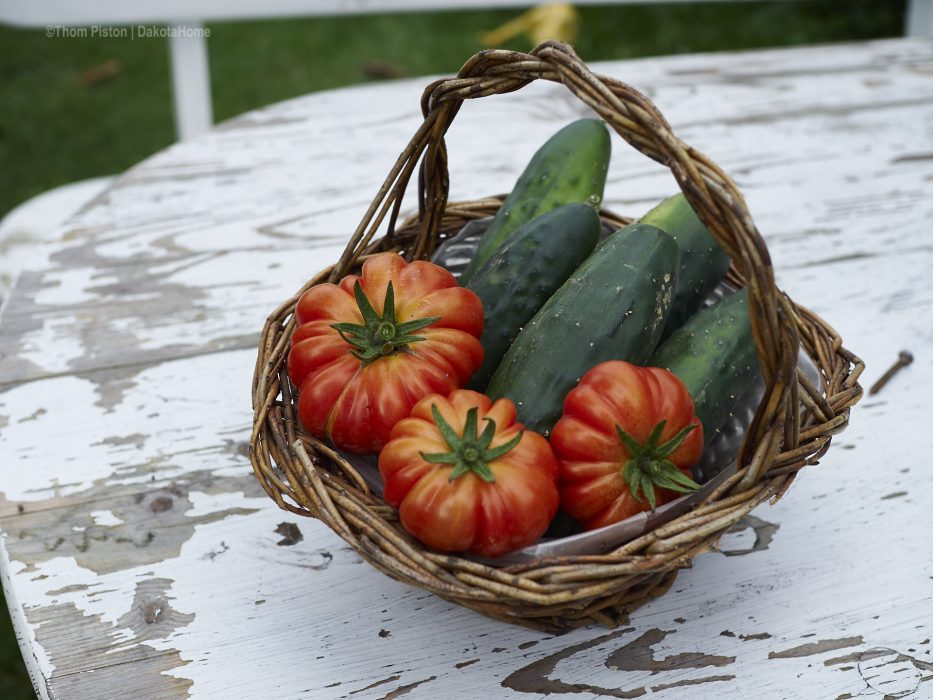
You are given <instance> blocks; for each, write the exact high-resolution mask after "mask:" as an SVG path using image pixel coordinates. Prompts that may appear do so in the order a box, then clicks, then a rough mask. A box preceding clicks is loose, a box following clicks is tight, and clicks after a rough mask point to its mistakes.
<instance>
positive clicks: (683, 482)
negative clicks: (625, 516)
mask: <svg viewBox="0 0 933 700" xmlns="http://www.w3.org/2000/svg"><path fill="white" fill-rule="evenodd" d="M666 425H667V419H664V420H662V421H661V422H659V423H658V424H657V425H656V426H654V429H653V430H652V431H651V434H650V435H648V438H647V439H646V440H645V441H644V442H643V443H641V442H638V440H636V439H635V438H634V437H632V436H631V435H629V434H628V433H627V432H625V431H624V430H623V429H622V428H621V427H620V426H619V425H616V433H617V434H618V435H619V439H620V440H621V441H622V444H623V445H624V446H625V449H626V451H627V452H628V456H629V458H628V460H627V461H626V462H625V464H624V465H623V466H622V478H623V479H624V480H625V481H626V483H628V485H629V488H630V489H631V490H632V496H634V497H635V498H636V499H637V500H639V501H640V500H642V498H641V496H639V495H638V492H639V491H641V492H642V493H643V494H644V496H645V498H647V500H648V504H649V505H650V506H651V510H654V509H655V507H656V506H657V495H656V494H655V488H656V487H659V488H662V489H670V490H671V491H677V492H678V493H689V492H690V491H696V490H697V489H699V488H700V485H699V484H698V483H696V482H695V481H694V480H693V479H691V478H690V477H689V476H687V475H686V474H684V473H683V472H682V471H680V469H678V468H677V465H676V464H674V463H673V462H672V461H670V460H669V459H667V457H669V456H670V455H671V454H673V453H674V451H675V450H676V449H677V448H678V447H680V445H681V443H682V442H683V441H684V439H685V438H686V437H687V435H688V434H690V431H692V430H693V429H694V428H696V427H697V426H696V424H695V423H693V424H691V425H688V426H687V427H685V428H684V429H683V430H681V431H680V432H678V433H677V434H676V435H675V436H674V437H672V438H671V439H670V440H667V441H666V442H663V443H662V442H661V433H662V432H664V428H665V426H666Z"/></svg>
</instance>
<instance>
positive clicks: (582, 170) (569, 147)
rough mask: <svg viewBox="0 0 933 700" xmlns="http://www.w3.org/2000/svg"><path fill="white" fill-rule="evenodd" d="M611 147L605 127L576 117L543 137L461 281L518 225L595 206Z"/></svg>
mask: <svg viewBox="0 0 933 700" xmlns="http://www.w3.org/2000/svg"><path fill="white" fill-rule="evenodd" d="M610 148H611V144H610V141H609V130H608V129H607V128H606V125H605V124H603V123H602V122H601V121H599V120H597V119H580V120H578V121H575V122H573V123H572V124H568V125H567V126H565V127H564V128H563V129H561V130H560V131H558V132H557V133H556V134H554V135H553V136H552V137H551V138H550V139H548V141H547V143H545V144H544V145H543V146H541V148H539V149H538V152H537V153H535V154H534V157H532V159H531V161H529V163H528V165H527V166H526V167H525V171H524V172H523V173H522V174H521V176H520V177H519V178H518V182H516V183H515V187H514V188H513V189H512V192H511V193H510V194H509V196H508V197H506V199H505V201H504V202H503V203H502V207H501V208H500V209H499V211H498V212H496V216H495V218H494V219H493V221H492V224H490V226H489V228H488V229H487V231H486V233H485V234H484V235H483V238H482V240H481V241H480V244H479V248H477V250H476V254H475V255H474V256H473V260H472V261H470V264H469V265H468V266H467V269H466V270H464V271H463V274H462V275H461V276H460V284H464V285H465V284H466V283H467V282H469V281H470V280H471V279H473V276H474V275H475V274H476V273H477V272H478V271H479V269H480V268H481V267H482V266H483V264H484V263H485V262H486V261H487V260H488V259H489V257H490V256H491V255H492V253H493V251H494V250H495V249H496V248H498V247H499V246H500V245H502V243H504V242H505V240H506V239H507V238H508V237H509V236H510V235H511V234H512V232H513V231H515V230H516V229H517V228H518V227H519V226H521V225H522V224H526V223H528V222H529V221H531V220H532V219H534V218H535V217H537V216H540V215H541V214H544V213H545V212H548V211H551V210H552V209H555V208H557V207H559V206H561V205H562V204H570V203H571V202H586V203H588V204H590V205H592V206H594V207H598V206H599V203H600V202H601V201H602V198H603V188H604V187H605V185H606V171H607V170H608V168H609V152H610Z"/></svg>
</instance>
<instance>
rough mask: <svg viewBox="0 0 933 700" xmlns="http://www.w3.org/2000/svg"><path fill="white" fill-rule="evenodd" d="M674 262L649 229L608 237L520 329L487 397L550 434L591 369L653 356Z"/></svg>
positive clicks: (665, 241)
mask: <svg viewBox="0 0 933 700" xmlns="http://www.w3.org/2000/svg"><path fill="white" fill-rule="evenodd" d="M679 264H680V253H679V251H678V249H677V244H676V243H674V240H673V239H672V238H671V237H670V236H668V235H667V234H666V233H664V232H663V231H661V230H660V229H657V228H655V227H654V226H649V225H647V224H631V225H629V226H626V227H625V228H623V229H622V230H620V231H617V232H616V233H614V234H612V235H611V236H610V237H609V238H607V239H606V240H605V241H604V242H603V244H602V245H600V247H599V248H597V249H596V252H595V253H593V254H592V255H591V256H590V257H589V258H587V260H586V262H584V263H583V264H582V265H581V266H580V267H579V268H577V270H576V271H575V272H574V273H573V275H571V276H570V278H569V279H568V280H567V281H566V282H564V284H563V285H561V288H560V289H558V290H557V291H556V292H555V293H554V295H553V296H552V297H551V298H550V299H548V301H547V302H546V303H545V304H544V306H542V307H541V310H540V311H538V313H537V314H535V316H534V318H532V319H531V321H529V322H528V324H526V325H525V328H524V330H522V332H521V333H519V334H518V337H517V338H516V339H515V342H514V343H512V347H511V348H509V351H508V352H507V353H506V355H505V357H504V358H503V360H502V364H500V365H499V368H498V369H497V370H496V373H495V374H494V375H493V377H492V379H491V380H490V381H489V386H488V387H487V389H486V393H487V394H488V395H489V396H490V398H493V399H498V398H502V397H503V396H506V397H508V398H510V399H512V400H513V401H514V402H515V405H516V407H517V408H518V416H519V420H521V421H522V422H523V423H525V425H527V426H528V428H529V429H531V430H535V431H538V432H542V433H545V434H547V433H548V432H549V431H550V429H551V427H552V426H553V425H554V423H555V422H557V419H558V418H559V417H560V414H561V409H562V408H563V403H564V397H565V396H566V395H567V392H568V391H570V390H571V389H572V388H573V387H574V386H576V384H577V382H578V381H580V378H581V377H582V376H583V375H584V374H586V372H587V371H589V370H590V369H592V368H593V367H594V366H595V365H598V364H599V363H600V362H605V361H606V360H627V361H629V362H632V363H635V364H644V362H645V361H646V360H647V359H648V358H649V357H651V353H652V352H654V349H655V346H656V345H657V344H658V341H659V340H660V338H661V331H662V329H663V328H664V321H665V320H666V317H667V312H668V309H669V308H670V305H671V300H672V299H673V297H674V288H675V286H676V284H677V268H678V266H679Z"/></svg>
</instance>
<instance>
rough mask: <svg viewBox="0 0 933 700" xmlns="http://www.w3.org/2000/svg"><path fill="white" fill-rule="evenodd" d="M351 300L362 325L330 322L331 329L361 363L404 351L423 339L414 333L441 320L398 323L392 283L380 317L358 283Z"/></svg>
mask: <svg viewBox="0 0 933 700" xmlns="http://www.w3.org/2000/svg"><path fill="white" fill-rule="evenodd" d="M353 297H354V298H355V299H356V305H357V306H358V307H359V309H360V315H361V316H362V317H363V323H362V324H360V323H333V324H331V328H333V329H334V330H336V331H337V332H338V333H339V334H340V337H341V338H343V339H344V340H345V341H347V342H348V343H349V344H350V345H351V346H352V347H353V350H351V351H350V352H351V353H352V354H353V356H354V357H356V358H357V359H360V360H362V361H363V362H364V363H369V362H372V361H373V360H376V359H378V358H380V357H385V356H386V355H392V354H394V353H396V352H399V351H401V350H404V349H405V348H406V347H407V346H408V345H410V344H411V343H417V342H419V341H422V340H424V336H421V335H414V333H415V331H419V330H421V329H422V328H426V327H427V326H430V325H431V324H432V323H434V322H435V321H439V320H440V319H441V317H440V316H431V317H429V318H417V319H415V320H413V321H407V322H405V323H399V322H398V321H397V320H396V312H395V290H394V289H393V288H392V283H391V282H389V286H388V287H387V288H386V298H385V303H384V304H383V309H382V316H380V315H379V313H378V312H377V311H376V309H375V308H373V305H372V304H371V303H370V301H369V299H367V298H366V294H365V293H364V292H363V287H362V286H361V285H360V283H359V280H357V282H356V284H355V285H354V286H353Z"/></svg>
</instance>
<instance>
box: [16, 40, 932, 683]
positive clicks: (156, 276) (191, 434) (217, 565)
mask: <svg viewBox="0 0 933 700" xmlns="http://www.w3.org/2000/svg"><path fill="white" fill-rule="evenodd" d="M598 70H599V71H600V72H603V73H606V74H609V75H612V76H614V77H617V78H620V79H622V80H625V81H627V82H630V83H632V84H633V85H635V86H636V87H638V88H639V89H641V90H643V91H645V92H646V93H647V94H648V95H649V96H650V97H651V98H652V99H653V100H654V101H655V102H656V104H657V105H658V107H659V108H660V109H661V111H662V112H663V113H664V115H665V116H666V117H667V118H668V120H669V121H670V122H671V124H672V125H673V127H674V129H675V131H676V132H677V134H678V135H679V136H680V137H681V138H683V139H684V140H685V141H686V142H687V143H689V144H691V145H692V146H694V147H696V148H699V149H700V150H702V151H704V152H706V153H707V154H708V155H709V156H710V157H711V158H712V159H713V160H714V161H716V162H717V163H718V164H719V165H721V166H722V167H723V168H724V169H725V170H726V172H728V173H730V174H731V175H732V176H733V177H734V178H735V179H736V181H737V183H738V185H739V187H740V188H741V189H742V191H743V193H744V194H745V195H746V197H747V200H748V203H749V206H750V208H751V211H752V214H753V215H754V217H755V220H756V222H757V224H758V227H759V229H760V230H761V232H762V233H763V235H764V236H765V238H766V240H767V242H768V245H769V247H770V251H771V254H772V257H773V260H774V264H775V267H776V270H777V278H778V282H779V284H780V285H781V287H782V288H783V289H784V290H785V291H787V292H788V293H789V294H790V295H791V296H792V297H793V298H794V299H795V300H796V301H797V302H799V303H802V304H804V305H805V306H809V307H810V308H812V309H813V310H814V311H816V312H818V313H819V314H821V315H822V316H824V318H826V319H827V320H828V321H829V322H830V323H832V324H833V325H834V326H835V327H836V328H837V329H838V330H839V331H840V332H841V334H842V335H843V337H844V338H845V340H846V345H847V346H848V347H850V348H852V349H853V351H855V352H856V353H857V354H859V355H860V356H861V357H862V358H863V359H865V360H866V362H867V364H868V370H867V372H866V374H865V382H864V383H865V384H866V385H867V384H870V383H871V382H872V381H873V380H874V379H875V378H877V376H880V375H881V373H882V372H883V371H884V370H885V369H887V367H888V366H889V365H890V364H891V363H892V362H894V360H896V358H897V355H898V352H899V351H900V350H902V349H909V350H911V351H912V352H913V354H914V355H915V357H916V360H915V362H914V363H913V365H911V366H910V367H908V368H906V369H904V370H902V372H901V373H900V374H898V375H897V376H896V377H895V378H894V379H892V380H891V382H890V383H889V384H888V386H886V387H885V389H884V390H883V391H882V392H881V393H880V394H878V395H877V396H876V397H871V398H866V399H865V400H864V401H863V402H862V403H861V404H859V406H857V407H856V409H854V411H853V414H852V420H851V426H850V427H849V429H848V430H847V431H846V432H845V433H844V434H842V435H841V436H840V437H838V438H836V439H835V440H834V441H833V447H832V449H831V450H830V452H829V453H828V455H827V456H826V457H825V458H823V460H822V463H821V464H819V465H818V466H813V467H809V468H807V469H805V470H804V471H803V472H802V473H801V475H800V477H799V478H798V479H797V481H796V482H795V483H794V486H793V487H792V488H791V490H790V492H789V493H788V494H787V496H786V497H785V498H784V499H782V500H781V501H780V502H779V503H777V504H776V505H775V506H772V507H769V506H764V507H761V508H758V509H757V510H756V511H755V512H754V514H753V515H752V516H749V517H748V518H746V519H745V520H744V521H743V522H742V523H740V526H739V527H738V528H736V529H735V531H734V532H732V533H730V534H729V535H727V536H726V537H725V538H724V539H723V541H722V542H721V548H720V551H718V552H714V553H710V554H706V555H702V556H700V557H698V558H697V559H696V560H695V562H694V566H693V568H692V569H691V570H688V571H684V572H682V573H681V574H680V575H679V577H678V579H677V581H676V583H675V585H674V586H673V588H672V589H671V590H670V592H668V593H667V594H666V595H665V596H664V597H662V598H659V599H658V600H656V601H654V602H652V603H651V604H650V605H648V606H646V607H643V608H641V609H640V610H638V611H637V612H636V613H634V614H633V615H632V617H631V620H630V623H629V624H628V625H626V626H624V627H620V628H618V629H615V630H606V629H601V628H597V627H591V628H588V629H583V630H578V631H576V632H572V633H570V634H567V635H565V636H562V637H550V636H545V635H541V634H538V633H535V632H531V631H529V630H526V629H520V628H517V627H510V626H507V625H505V624H502V623H497V622H493V621H490V620H488V619H486V618H483V617H481V616H479V615H476V614H474V613H472V612H469V611H466V610H464V609H461V608H458V607H456V606H453V605H450V604H448V603H446V602H445V601H443V600H441V599H439V598H436V597H434V596H432V595H429V594H426V593H424V592H422V591H418V590H415V589H411V588H407V587H404V586H402V585H401V584H398V583H396V582H394V581H392V580H390V579H388V578H386V577H384V576H382V575H381V574H379V573H377V572H376V571H375V570H374V569H372V568H371V567H369V566H368V565H366V564H364V563H362V562H361V560H360V559H359V558H358V557H357V556H356V555H355V554H354V553H353V552H352V551H351V550H350V549H349V548H348V547H347V546H346V545H345V544H344V543H343V542H342V541H341V540H340V539H339V538H338V537H337V536H336V535H334V534H333V533H331V532H330V531H329V530H328V529H327V528H325V527H323V526H322V525H320V524H319V523H317V522H316V521H312V520H300V521H299V520H298V519H297V518H296V517H295V516H293V515H290V514H287V513H285V512H283V511H280V510H278V509H277V508H276V507H275V505H274V504H273V503H272V502H271V501H270V500H268V499H267V498H266V497H265V495H264V494H263V493H262V491H261V489H260V488H259V486H258V485H257V483H256V482H255V480H254V477H253V475H252V472H251V469H250V466H249V461H248V458H247V454H246V441H247V437H248V432H249V429H250V425H251V417H252V416H251V409H250V405H249V395H250V392H249V385H250V380H251V374H252V369H253V363H254V361H255V350H254V344H255V342H256V339H257V336H258V331H259V329H260V328H261V326H262V323H263V321H264V319H265V317H266V316H267V315H268V314H269V313H270V312H271V311H272V310H273V309H274V307H275V306H277V305H278V304H279V303H280V302H281V301H283V300H284V299H286V298H287V297H288V296H290V295H291V294H292V293H293V292H294V291H295V290H296V289H298V288H299V287H300V286H301V285H302V284H303V283H304V282H305V281H306V280H307V279H308V278H309V277H311V276H312V275H313V274H314V273H315V272H316V271H318V270H319V269H320V268H322V267H324V266H325V265H327V264H330V263H332V262H333V261H335V260H336V259H337V257H338V256H339V254H340V253H341V252H342V250H343V246H344V243H345V241H346V239H347V237H348V235H349V233H350V232H351V231H352V230H353V228H354V227H355V225H356V224H357V222H358V219H359V218H360V217H361V216H362V213H363V211H364V209H365V208H366V206H367V205H368V204H369V202H370V200H371V198H372V195H373V194H374V193H375V191H376V189H377V188H378V186H379V185H380V184H381V181H382V178H383V177H384V175H385V173H386V172H387V171H388V169H389V167H390V166H391V164H392V163H393V161H394V159H395V157H396V156H397V154H398V152H399V151H400V150H401V148H402V147H403V146H404V145H405V143H407V141H408V138H409V137H410V135H411V134H412V133H413V132H414V130H415V129H416V127H417V125H418V124H419V122H420V109H419V103H418V100H419V96H420V92H421V89H422V88H423V86H424V85H425V84H426V83H427V82H428V81H427V79H419V80H411V81H403V82H394V83H386V84H380V85H375V86H367V87H359V88H351V89H345V90H339V91H335V92H327V93H319V94H315V95H309V96H306V97H302V98H299V99H295V100H291V101H289V102H284V103H281V104H277V105H274V106H272V107H269V108H267V109H264V110H259V111H257V112H251V113H249V114H246V115H244V116H242V117H240V118H237V119H234V120H232V121H229V122H226V123H224V124H222V125H220V126H218V127H217V128H216V129H215V130H214V131H212V132H211V133H209V134H207V135H205V136H204V137H202V138H199V139H196V140H194V141H190V142H187V143H184V144H178V145H176V146H173V147H171V148H169V149H168V150H166V151H163V152H162V153H159V154H158V155H156V156H154V157H153V158H151V159H149V160H147V161H145V162H143V163H142V164H140V165H138V166H136V167H135V168H133V169H131V170H129V171H128V172H127V173H125V174H124V175H123V176H122V177H120V178H118V179H117V180H116V181H115V182H114V183H113V185H112V186H111V187H110V188H109V189H108V190H107V191H106V192H105V193H104V194H103V195H101V196H100V197H98V198H97V199H96V200H94V201H92V202H89V203H88V205H87V206H86V207H85V208H84V209H83V210H82V211H81V212H80V213H78V214H77V215H76V216H75V217H73V218H72V220H71V221H69V222H68V224H67V225H66V226H65V228H64V230H63V231H62V236H61V240H59V241H57V242H55V243H52V244H49V245H46V246H43V247H42V248H41V249H40V250H39V251H38V252H37V255H36V257H35V258H34V259H33V260H32V261H31V263H30V265H29V267H28V269H27V270H26V271H25V272H24V273H23V275H22V276H21V278H20V279H19V282H18V284H17V286H16V287H15V288H14V289H13V291H12V294H11V298H10V299H9V301H8V304H7V306H6V308H5V309H4V310H3V316H2V321H0V331H2V334H0V455H2V465H3V468H2V470H0V492H2V493H0V529H2V534H3V540H2V552H0V572H2V579H3V585H4V592H5V595H6V597H7V602H8V604H9V605H10V607H11V611H12V614H13V619H14V622H15V624H16V626H17V630H18V633H19V635H20V636H21V643H22V646H23V649H24V653H25V655H26V657H27V664H28V665H29V667H30V670H31V672H32V674H33V678H34V681H35V684H36V690H37V693H38V694H39V695H40V697H44V698H59V699H62V698H82V699H85V698H111V697H127V698H130V697H132V698H139V699H141V700H142V699H147V698H160V699H161V698H186V697H190V698H202V699H203V698H215V697H217V698H219V697H223V698H225V699H226V698H353V700H363V699H366V698H397V697H402V696H404V697H406V698H412V699H415V698H461V697H462V698H473V697H475V696H485V697H491V698H520V697H543V696H545V695H552V694H553V695H558V696H559V695H563V694H567V695H572V696H575V697H581V698H586V697H600V696H609V697H618V698H636V697H654V696H658V697H659V698H680V697H689V698H745V697H756V698H762V699H766V700H767V699H771V698H774V699H778V698H830V699H832V698H835V699H837V700H842V699H843V698H854V697H859V698H874V697H877V698H883V697H909V698H911V699H917V698H933V682H931V681H933V653H931V648H933V644H931V637H933V548H931V546H930V539H929V534H928V533H929V532H930V531H931V530H933V509H931V508H930V505H929V501H930V500H931V498H933V473H931V469H930V466H929V464H928V461H929V460H928V454H929V450H930V447H931V445H933V437H931V430H930V427H929V425H928V423H929V421H930V418H931V416H933V414H931V412H930V409H929V396H930V394H931V391H933V359H931V358H933V275H931V274H930V270H931V269H933V42H930V41H926V40H896V41H882V42H873V43H868V44H851V45H840V46H828V47H812V48H805V49H793V50H780V51H767V52H755V53H740V54H709V55H693V56H682V57H674V58H663V59H645V60H637V61H624V62H616V63H607V64H602V65H599V66H598ZM585 115H586V112H585V110H584V108H583V107H582V106H581V105H579V104H578V103H575V102H574V101H573V100H572V99H571V98H570V97H569V95H568V94H566V93H565V92H563V91H562V88H560V87H559V86H553V85H533V86H531V87H529V88H526V89H524V90H522V91H521V92H520V93H518V94H515V95H509V96H505V97H498V98H490V99H484V100H481V101H476V102H473V103H470V104H467V105H465V107H464V109H463V110H462V112H461V114H460V115H459V117H458V119H457V121H456V122H455V124H454V126H453V128H452V129H451V132H450V134H449V138H448V149H449V155H450V161H451V195H452V197H453V198H456V199H467V198H474V197H480V196H483V195H487V194H492V193H495V192H501V191H504V190H507V189H508V188H509V187H510V186H511V183H512V182H514V179H515V177H516V176H517V175H518V173H519V172H520V170H521V168H522V167H523V166H524V164H525V162H526V161H527V159H528V158H529V157H530V156H531V154H532V153H533V152H534V150H535V149H536V148H537V147H538V145H540V143H542V142H543V141H544V140H545V139H546V138H547V137H548V136H549V135H550V134H551V133H553V132H554V131H556V130H557V128H559V127H560V126H561V125H563V124H564V123H566V122H568V121H570V120H572V119H575V118H577V117H580V116H585ZM613 147H614V149H615V154H614V156H613V160H612V164H611V167H610V172H609V181H608V183H607V197H606V204H607V206H609V207H610V208H612V209H614V210H616V211H619V212H621V213H627V214H631V215H636V216H637V215H640V214H641V213H643V212H645V211H647V210H648V209H649V208H650V207H651V206H652V205H653V204H654V203H656V202H657V201H659V200H660V199H662V198H664V197H665V196H667V195H669V194H671V193H672V192H673V190H674V187H675V183H674V180H673V178H672V177H671V175H670V174H669V173H668V172H667V171H666V170H665V169H664V168H662V167H661V166H659V165H657V164H655V163H653V162H651V161H648V160H646V159H645V158H644V157H642V156H640V155H638V154H637V153H635V152H634V151H633V150H632V149H630V148H628V147H627V146H626V145H625V144H624V143H623V142H622V141H621V140H620V139H616V140H615V141H614V143H613ZM408 201H409V202H410V204H411V206H414V198H413V197H410V198H409V200H408Z"/></svg>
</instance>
